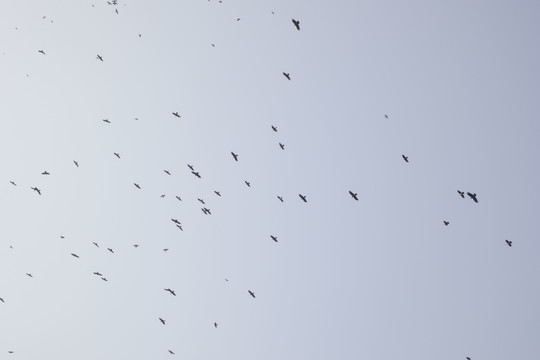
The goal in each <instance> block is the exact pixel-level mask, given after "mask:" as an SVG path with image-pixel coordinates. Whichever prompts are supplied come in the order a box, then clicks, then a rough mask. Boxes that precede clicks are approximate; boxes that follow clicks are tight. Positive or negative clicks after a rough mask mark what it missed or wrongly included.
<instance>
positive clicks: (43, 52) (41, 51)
mask: <svg viewBox="0 0 540 360" xmlns="http://www.w3.org/2000/svg"><path fill="white" fill-rule="evenodd" d="M38 52H40V53H42V54H43V55H46V54H45V51H43V50H38Z"/></svg>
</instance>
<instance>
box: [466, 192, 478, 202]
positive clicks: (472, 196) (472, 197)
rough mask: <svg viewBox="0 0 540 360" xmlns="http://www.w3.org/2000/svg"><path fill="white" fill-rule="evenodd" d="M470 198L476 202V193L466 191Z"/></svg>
mask: <svg viewBox="0 0 540 360" xmlns="http://www.w3.org/2000/svg"><path fill="white" fill-rule="evenodd" d="M467 195H469V197H470V198H471V199H473V200H474V202H475V203H478V199H477V198H476V193H474V194H471V193H470V192H468V193H467Z"/></svg>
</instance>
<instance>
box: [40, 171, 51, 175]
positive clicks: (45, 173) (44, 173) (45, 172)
mask: <svg viewBox="0 0 540 360" xmlns="http://www.w3.org/2000/svg"><path fill="white" fill-rule="evenodd" d="M41 175H51V174H49V173H48V172H47V171H46V170H45V171H44V172H42V173H41Z"/></svg>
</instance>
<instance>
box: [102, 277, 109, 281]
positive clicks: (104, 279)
mask: <svg viewBox="0 0 540 360" xmlns="http://www.w3.org/2000/svg"><path fill="white" fill-rule="evenodd" d="M101 280H103V281H109V280H107V278H105V277H102V278H101Z"/></svg>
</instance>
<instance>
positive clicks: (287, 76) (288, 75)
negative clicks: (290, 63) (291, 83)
mask: <svg viewBox="0 0 540 360" xmlns="http://www.w3.org/2000/svg"><path fill="white" fill-rule="evenodd" d="M283 76H285V77H286V78H287V80H291V75H290V74H289V73H286V72H284V73H283Z"/></svg>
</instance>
